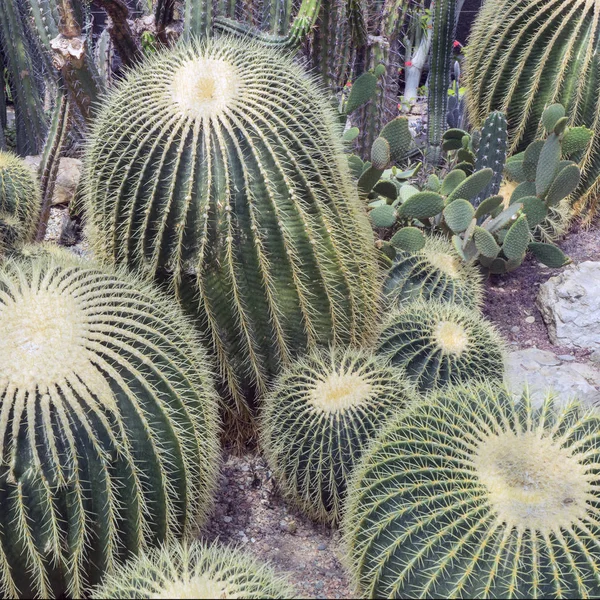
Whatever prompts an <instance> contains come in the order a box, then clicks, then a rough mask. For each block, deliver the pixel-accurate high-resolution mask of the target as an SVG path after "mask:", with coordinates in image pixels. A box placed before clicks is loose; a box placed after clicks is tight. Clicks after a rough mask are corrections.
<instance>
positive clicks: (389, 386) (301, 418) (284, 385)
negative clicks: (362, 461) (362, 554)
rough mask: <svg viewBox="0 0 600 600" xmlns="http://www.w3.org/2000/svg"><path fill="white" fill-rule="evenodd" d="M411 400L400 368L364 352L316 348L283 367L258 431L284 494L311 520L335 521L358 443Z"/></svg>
mask: <svg viewBox="0 0 600 600" xmlns="http://www.w3.org/2000/svg"><path fill="white" fill-rule="evenodd" d="M415 397H416V394H415V392H414V391H413V386H412V384H410V383H409V382H408V380H407V379H406V378H405V376H404V373H403V371H402V370H401V369H400V368H398V367H394V366H392V365H389V364H387V362H385V361H384V360H382V359H380V358H377V357H375V356H374V355H372V354H371V353H369V352H367V351H354V350H347V349H346V350H344V349H335V348H331V349H329V350H327V349H322V350H319V351H314V352H313V353H311V354H310V355H309V356H307V357H305V358H303V359H302V360H299V361H298V362H297V363H295V364H293V365H292V366H291V367H289V368H288V369H286V370H284V371H283V372H282V373H281V374H280V375H279V377H278V378H277V380H276V384H275V386H274V388H273V390H272V391H271V392H270V394H269V395H268V396H267V398H266V399H265V404H264V409H263V414H262V419H261V431H260V433H261V442H262V446H263V449H264V451H265V454H266V456H267V460H268V462H269V466H270V467H271V469H273V471H274V473H275V476H276V477H277V479H278V480H279V483H280V485H281V486H282V489H283V491H284V493H285V494H286V496H287V497H288V498H289V499H290V500H291V501H292V502H294V503H295V504H297V505H298V506H299V507H300V508H301V509H302V510H304V511H305V512H306V513H307V514H309V515H310V516H311V517H313V518H314V519H318V520H323V521H331V522H336V521H338V520H339V518H340V515H341V510H342V501H343V499H344V498H345V495H346V485H347V481H348V478H349V475H350V472H351V471H352V469H353V468H354V465H355V464H356V462H357V461H358V459H359V458H360V456H361V455H362V452H363V450H364V448H365V446H366V445H367V443H368V442H369V441H370V440H371V439H372V438H373V437H375V435H377V433H378V432H379V429H380V428H381V425H382V424H383V423H385V421H386V419H388V418H389V416H390V415H391V414H394V413H395V412H397V411H399V410H402V409H404V408H406V407H407V406H410V405H411V404H412V403H413V401H414V400H415Z"/></svg>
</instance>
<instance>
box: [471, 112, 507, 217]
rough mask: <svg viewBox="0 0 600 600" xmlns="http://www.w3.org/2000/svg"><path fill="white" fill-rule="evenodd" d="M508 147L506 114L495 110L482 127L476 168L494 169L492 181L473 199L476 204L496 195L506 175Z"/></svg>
mask: <svg viewBox="0 0 600 600" xmlns="http://www.w3.org/2000/svg"><path fill="white" fill-rule="evenodd" d="M507 149H508V125H507V123H506V116H505V115H504V114H503V113H501V112H493V113H491V114H490V115H488V117H487V118H486V120H485V122H484V123H483V127H482V128H481V139H480V140H479V146H478V148H477V159H476V161H475V170H476V171H480V170H481V169H487V168H490V169H492V171H494V176H493V178H492V181H490V183H489V184H488V185H487V187H486V188H485V189H484V190H483V191H482V192H480V193H479V194H478V195H477V197H476V198H475V199H474V201H473V205H474V206H479V204H480V203H481V202H482V201H483V200H485V199H486V198H490V197H491V196H496V195H497V194H498V192H499V191H500V185H501V183H502V178H503V176H504V166H505V164H506V155H507Z"/></svg>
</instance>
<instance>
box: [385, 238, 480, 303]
mask: <svg viewBox="0 0 600 600" xmlns="http://www.w3.org/2000/svg"><path fill="white" fill-rule="evenodd" d="M425 240H426V241H425V246H424V247H423V248H422V249H421V250H418V251H416V252H403V251H398V252H397V253H396V260H395V262H394V265H393V266H392V267H391V268H390V270H389V273H388V276H387V281H386V283H385V290H386V293H387V294H388V296H389V298H390V299H391V301H392V302H394V303H395V304H398V305H400V306H401V305H402V304H403V303H405V302H407V301H408V300H410V299H414V298H423V299H425V300H430V299H434V300H441V301H444V302H455V303H456V304H463V305H465V306H468V307H470V308H478V307H479V306H480V304H481V302H482V298H483V285H482V284H481V275H480V273H479V270H478V269H477V267H475V266H473V265H470V264H467V263H465V262H464V261H463V260H462V259H461V258H460V256H459V255H458V253H457V252H456V250H455V249H454V246H453V245H452V242H450V241H448V240H446V239H445V238H442V237H440V236H427V237H426V238H425Z"/></svg>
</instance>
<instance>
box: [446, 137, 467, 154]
mask: <svg viewBox="0 0 600 600" xmlns="http://www.w3.org/2000/svg"><path fill="white" fill-rule="evenodd" d="M462 147H463V145H462V142H461V141H460V140H457V139H453V138H450V139H449V140H444V141H443V142H442V150H443V151H444V152H452V151H453V150H460V149H461V148H462Z"/></svg>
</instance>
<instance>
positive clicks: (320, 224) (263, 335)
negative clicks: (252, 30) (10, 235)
mask: <svg viewBox="0 0 600 600" xmlns="http://www.w3.org/2000/svg"><path fill="white" fill-rule="evenodd" d="M85 163H86V164H85V179H86V190H85V192H86V205H87V213H88V218H89V222H90V224H91V235H92V238H93V240H94V243H95V249H96V251H97V252H98V254H99V255H100V256H101V257H103V258H104V259H105V260H109V261H116V262H118V263H125V264H127V265H129V266H130V267H133V268H139V269H142V270H143V271H145V272H146V273H148V274H150V275H151V276H153V277H154V278H156V279H158V280H160V281H162V282H164V283H166V284H168V285H169V286H170V288H171V289H172V291H173V292H174V294H175V296H176V297H177V298H178V300H179V301H180V302H182V304H183V305H184V306H185V307H186V308H187V309H188V310H190V311H192V312H193V313H195V314H196V316H197V317H198V321H199V324H200V327H201V329H202V330H203V331H204V332H205V333H206V334H207V338H208V339H210V341H211V342H212V347H213V350H214V353H215V354H216V356H217V358H218V361H219V365H220V370H221V375H222V378H223V380H224V382H225V383H226V385H227V387H228V389H229V391H230V392H231V397H232V398H233V399H234V400H235V401H236V406H234V407H233V408H234V409H236V410H237V412H238V414H240V413H241V414H247V410H248V405H247V403H246V400H247V398H248V397H249V394H248V392H249V390H250V391H251V390H258V391H262V390H264V389H265V385H266V382H267V381H268V380H269V378H270V377H271V376H272V375H273V374H274V373H276V372H277V371H278V370H279V368H280V366H281V365H282V364H286V363H287V362H288V361H289V360H290V358H291V357H292V356H293V355H294V354H296V353H299V352H301V351H303V350H304V349H306V348H307V347H310V346H313V345H316V344H317V343H326V342H329V341H332V340H338V341H349V342H352V341H355V342H359V341H361V340H362V339H363V338H364V336H365V334H366V333H368V332H369V331H372V329H373V321H374V318H375V311H376V301H377V300H376V299H377V291H378V277H377V273H376V271H375V266H374V265H375V261H374V260H373V254H372V253H373V252H374V250H373V237H372V235H373V234H372V231H371V230H370V227H369V223H368V220H367V217H366V215H365V214H364V212H363V209H362V208H361V206H360V204H359V200H358V197H357V192H356V189H355V187H353V186H352V183H351V179H350V175H349V169H348V165H347V159H346V157H345V156H344V155H343V148H342V146H341V141H340V131H339V129H338V126H337V124H336V119H335V114H334V112H333V110H332V108H331V107H330V105H329V103H328V101H327V99H326V98H325V97H324V96H323V95H322V93H321V92H320V90H319V88H318V86H317V85H315V83H314V82H313V81H312V80H311V79H310V78H309V77H308V76H307V75H306V74H305V73H304V71H303V70H302V69H301V68H300V67H299V66H297V65H295V64H294V63H293V61H292V59H291V58H290V57H288V56H286V55H284V54H282V53H280V52H278V51H276V50H272V49H266V48H264V46H260V45H258V44H256V43H254V42H249V41H235V40H233V39H230V38H227V37H223V38H219V39H216V40H209V41H205V42H202V43H200V42H194V43H192V44H190V45H187V46H180V47H178V48H177V49H175V50H174V51H171V52H166V53H160V54H158V55H157V56H155V57H153V58H151V59H149V60H148V61H147V62H146V63H145V64H144V65H143V66H141V67H140V68H138V69H136V70H133V71H132V72H130V74H129V75H128V76H127V78H126V79H125V80H124V81H123V82H122V83H121V84H120V85H119V86H117V88H116V89H115V90H114V91H113V92H111V94H110V95H109V97H108V98H107V101H106V103H105V106H104V108H103V109H102V111H101V113H100V115H99V118H98V119H97V121H96V124H95V127H94V130H93V132H92V140H91V143H90V145H89V148H88V152H87V157H86V161H85Z"/></svg>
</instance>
